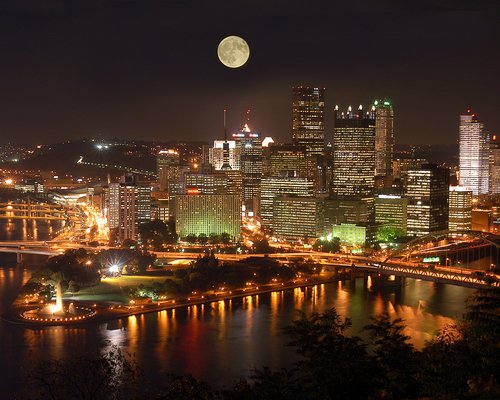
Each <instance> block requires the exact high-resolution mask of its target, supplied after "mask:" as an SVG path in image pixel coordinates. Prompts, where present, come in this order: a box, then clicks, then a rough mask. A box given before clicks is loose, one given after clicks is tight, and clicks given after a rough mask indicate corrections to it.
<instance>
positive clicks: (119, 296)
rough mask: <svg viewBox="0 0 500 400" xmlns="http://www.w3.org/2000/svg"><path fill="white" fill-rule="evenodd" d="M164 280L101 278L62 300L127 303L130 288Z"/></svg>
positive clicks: (67, 294)
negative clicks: (98, 281) (97, 282)
mask: <svg viewBox="0 0 500 400" xmlns="http://www.w3.org/2000/svg"><path fill="white" fill-rule="evenodd" d="M166 278H167V277H165V276H142V275H122V276H118V277H113V278H103V279H102V280H101V282H100V283H99V284H97V285H95V286H91V287H87V288H83V289H80V291H79V292H77V293H71V292H66V293H65V294H64V297H63V298H64V299H67V300H80V301H94V302H96V303H100V302H107V303H128V301H129V297H128V293H129V289H130V288H133V287H137V286H139V285H144V286H150V285H152V284H153V283H154V282H159V283H163V282H164V281H165V279H166ZM169 278H171V277H169Z"/></svg>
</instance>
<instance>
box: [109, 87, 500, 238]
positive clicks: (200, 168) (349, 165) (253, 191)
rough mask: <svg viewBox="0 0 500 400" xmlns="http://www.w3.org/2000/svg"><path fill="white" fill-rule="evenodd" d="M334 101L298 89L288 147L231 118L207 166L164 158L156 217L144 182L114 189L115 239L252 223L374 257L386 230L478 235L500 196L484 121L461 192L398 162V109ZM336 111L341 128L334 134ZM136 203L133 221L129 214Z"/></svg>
mask: <svg viewBox="0 0 500 400" xmlns="http://www.w3.org/2000/svg"><path fill="white" fill-rule="evenodd" d="M325 92H326V91H325V89H324V88H317V87H302V86H300V87H294V88H293V89H292V98H291V109H292V121H291V132H290V133H291V135H290V142H288V143H275V142H274V140H273V139H272V138H271V137H264V136H263V135H261V133H260V132H258V131H256V130H253V129H252V128H251V127H250V125H251V124H250V121H249V120H246V121H245V122H244V123H243V124H242V125H243V126H242V128H241V129H239V130H238V131H236V132H232V133H229V134H228V132H227V129H226V125H225V120H226V112H224V129H223V130H222V129H221V132H223V137H219V138H214V139H215V140H214V141H213V142H212V143H211V144H210V145H206V146H204V147H203V151H202V156H201V162H200V163H199V165H197V166H196V167H193V166H188V165H185V164H183V163H182V161H181V157H180V155H179V153H178V151H177V150H174V149H165V150H161V151H159V152H158V154H157V181H156V182H155V184H154V185H151V184H150V189H151V192H150V194H149V201H151V207H149V208H148V207H144V206H142V204H143V203H144V202H146V199H147V198H148V196H147V195H144V190H143V189H142V187H143V186H144V185H142V184H141V183H140V182H137V181H134V180H131V179H129V178H127V179H128V180H127V179H126V178H123V179H122V182H120V183H115V184H110V185H109V189H107V190H108V193H109V195H108V197H109V199H108V200H107V202H106V205H105V206H106V207H107V209H108V218H109V221H110V228H118V229H119V233H118V235H117V237H118V238H119V239H120V240H123V239H125V238H132V239H135V238H136V237H137V235H136V232H137V229H136V228H133V229H132V228H127V225H128V224H135V225H137V224H138V223H140V222H141V221H144V220H147V219H151V218H156V219H161V220H163V221H165V222H170V223H175V229H176V232H177V234H178V235H179V236H180V237H181V238H183V237H186V236H189V235H200V234H204V235H207V236H208V235H211V234H216V235H221V234H223V233H224V234H227V235H228V236H229V237H231V238H232V239H233V240H238V238H239V237H240V235H241V228H242V221H243V220H246V221H248V220H252V221H255V223H256V225H255V226H257V227H260V228H259V230H261V231H262V232H264V233H266V234H267V236H268V237H272V238H274V239H275V240H284V241H289V242H304V243H305V242H307V241H309V240H315V239H317V238H319V237H323V236H329V237H331V236H336V237H339V238H340V240H341V243H343V244H345V245H349V246H363V245H365V244H371V243H374V242H375V241H376V240H377V235H378V233H379V232H380V231H381V230H383V229H386V230H387V229H393V230H395V231H397V232H398V234H399V235H401V236H406V235H408V236H422V235H426V234H429V233H432V232H439V231H444V230H447V229H450V230H454V231H467V230H471V229H472V203H473V196H476V195H480V194H486V193H490V194H494V193H499V192H500V190H499V183H500V181H499V180H500V146H499V144H498V143H499V142H498V141H497V138H496V135H492V136H491V137H490V136H489V135H488V134H487V132H486V130H485V128H484V125H483V124H482V123H480V122H479V120H478V118H477V116H476V115H475V114H472V113H470V112H467V113H466V114H464V115H462V116H461V117H460V128H459V132H460V168H459V174H458V175H459V182H460V186H456V185H455V186H450V170H449V169H448V168H444V167H441V166H437V165H435V164H431V163H429V162H428V160H426V159H423V158H415V157H407V158H397V157H395V151H394V146H395V130H394V109H393V106H392V103H391V102H390V101H388V100H387V99H381V100H375V101H374V102H373V103H371V104H369V105H368V106H367V107H363V106H362V105H359V106H358V107H354V108H353V107H352V106H347V107H343V108H341V107H339V106H337V105H335V106H330V107H329V106H328V104H327V103H326V101H325ZM328 112H331V113H332V116H333V121H334V126H333V127H330V128H329V129H328V130H327V127H325V115H326V114H327V113H328ZM134 196H135V200H133V197H134ZM131 204H132V205H133V207H132V208H131V209H132V210H133V211H129V212H125V211H123V210H124V209H125V208H127V207H129V208H130V205H131ZM146 208H147V209H148V211H146ZM131 212H132V213H135V217H133V216H130V215H129V214H130V213H131Z"/></svg>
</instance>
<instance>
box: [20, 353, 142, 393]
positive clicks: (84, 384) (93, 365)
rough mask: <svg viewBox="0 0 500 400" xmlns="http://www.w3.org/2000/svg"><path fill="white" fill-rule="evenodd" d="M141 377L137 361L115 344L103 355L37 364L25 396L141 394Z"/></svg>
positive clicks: (29, 376) (29, 379)
mask: <svg viewBox="0 0 500 400" xmlns="http://www.w3.org/2000/svg"><path fill="white" fill-rule="evenodd" d="M140 377H141V373H140V370H139V369H138V367H137V366H136V365H135V363H134V362H133V361H131V360H130V359H128V358H127V357H125V356H124V355H123V353H122V352H121V351H120V350H118V349H117V348H112V349H111V350H110V351H109V352H108V353H106V354H104V355H101V354H94V355H85V356H80V357H74V358H70V359H65V360H52V361H49V362H43V363H40V364H38V365H36V366H35V367H34V368H33V369H32V371H31V373H30V374H29V375H28V383H29V384H28V385H27V386H26V387H27V391H29V392H28V393H26V398H30V399H51V400H66V399H73V400H101V399H103V400H104V399H105V400H115V399H116V400H118V399H132V398H139V391H138V386H139V380H140ZM141 392H142V388H141ZM142 393H143V394H145V393H144V392H142ZM144 398H147V397H144Z"/></svg>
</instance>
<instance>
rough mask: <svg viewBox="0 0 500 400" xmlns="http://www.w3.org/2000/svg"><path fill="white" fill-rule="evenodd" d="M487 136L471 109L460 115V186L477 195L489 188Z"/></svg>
mask: <svg viewBox="0 0 500 400" xmlns="http://www.w3.org/2000/svg"><path fill="white" fill-rule="evenodd" d="M488 178H489V137H488V133H487V132H486V130H485V128H484V124H483V123H482V122H480V121H479V120H478V117H477V115H476V114H474V113H472V112H471V110H467V113H465V114H463V115H460V186H465V187H466V188H467V189H470V190H472V193H473V194H474V195H475V196H477V195H479V194H487V193H488V189H489V183H488V180H489V179H488Z"/></svg>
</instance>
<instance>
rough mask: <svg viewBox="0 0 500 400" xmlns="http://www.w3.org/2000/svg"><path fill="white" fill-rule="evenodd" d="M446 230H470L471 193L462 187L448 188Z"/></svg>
mask: <svg viewBox="0 0 500 400" xmlns="http://www.w3.org/2000/svg"><path fill="white" fill-rule="evenodd" d="M448 214H449V221H448V229H449V230H450V231H454V232H456V231H470V230H471V229H472V191H471V190H467V189H466V188H464V187H462V186H450V207H449V212H448Z"/></svg>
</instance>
